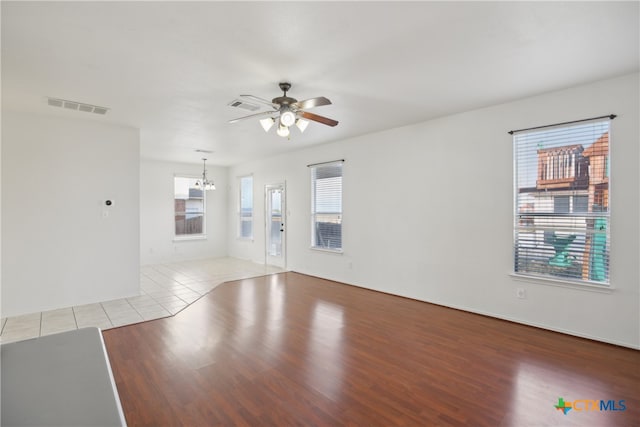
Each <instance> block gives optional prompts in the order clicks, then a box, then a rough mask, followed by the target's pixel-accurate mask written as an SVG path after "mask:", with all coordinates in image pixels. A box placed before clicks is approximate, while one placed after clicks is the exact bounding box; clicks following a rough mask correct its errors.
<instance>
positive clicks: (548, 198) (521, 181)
mask: <svg viewBox="0 0 640 427" xmlns="http://www.w3.org/2000/svg"><path fill="white" fill-rule="evenodd" d="M613 118H615V116H614V115H611V116H608V117H607V116H605V117H600V118H595V119H586V120H580V121H577V122H570V123H563V124H560V125H553V126H548V127H547V126H545V127H540V128H534V129H529V130H523V131H512V132H511V133H512V134H513V135H514V138H513V155H514V185H513V191H514V197H513V200H514V225H513V237H514V245H513V250H514V253H513V273H512V274H513V275H514V277H516V278H517V279H520V280H526V281H534V282H536V281H537V282H540V283H543V284H557V285H562V286H570V287H577V288H582V289H589V288H591V289H602V290H610V289H612V286H611V281H610V277H611V276H610V273H611V271H610V265H611V263H610V257H611V250H610V249H611V233H610V230H611V203H610V194H611V180H610V171H611V169H610V163H609V162H610V158H611V144H612V142H611V141H612V135H611V133H612V126H611V119H613ZM583 122H584V123H583ZM605 134H606V137H605ZM596 141H599V142H598V145H597V146H596V145H594V144H595V143H596ZM605 144H606V151H603V150H604V147H605ZM591 147H593V148H591ZM534 156H535V157H534ZM542 156H547V157H546V158H545V159H544V160H543V157H542ZM567 159H568V160H567ZM580 170H582V171H587V173H586V176H582V175H581V174H579V171H580ZM603 171H604V172H603ZM534 174H535V182H534V181H533V180H532V176H533V175H534ZM603 174H604V175H603ZM600 175H602V176H600ZM585 196H587V197H588V200H589V202H588V203H587V211H586V212H585V211H584V209H583V208H582V206H583V199H582V198H583V197H585ZM556 197H562V198H563V199H562V200H563V201H564V200H565V199H564V198H566V200H567V202H568V206H567V209H568V212H565V210H566V209H562V210H561V211H560V210H558V209H557V208H558V207H559V206H561V205H560V204H557V203H556V202H557V201H556V199H555V198H556ZM577 200H580V203H577ZM589 203H590V205H589ZM564 206H565V204H563V205H562V207H563V208H564ZM598 224H600V225H601V226H600V228H598V227H597V225H598ZM603 228H604V230H603ZM563 239H564V240H563ZM567 241H569V242H570V243H568V244H566V242H567ZM547 258H548V259H547ZM545 259H547V263H546V264H547V266H545V265H544V264H545V262H544V260H545Z"/></svg>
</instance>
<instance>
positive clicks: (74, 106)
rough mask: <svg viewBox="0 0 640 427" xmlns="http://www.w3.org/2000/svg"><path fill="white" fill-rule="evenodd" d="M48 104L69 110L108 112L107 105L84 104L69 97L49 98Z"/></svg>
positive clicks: (96, 112)
mask: <svg viewBox="0 0 640 427" xmlns="http://www.w3.org/2000/svg"><path fill="white" fill-rule="evenodd" d="M47 104H49V105H50V106H52V107H63V108H66V109H68V110H76V111H83V112H85V113H95V114H102V115H104V114H107V111H109V109H108V108H107V107H98V106H97V105H91V104H84V103H82V102H76V101H69V100H67V99H58V98H47Z"/></svg>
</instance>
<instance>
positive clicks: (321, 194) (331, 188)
mask: <svg viewBox="0 0 640 427" xmlns="http://www.w3.org/2000/svg"><path fill="white" fill-rule="evenodd" d="M342 166H343V162H342V161H336V162H330V163H323V164H318V165H310V166H309V168H310V169H311V194H312V197H311V223H312V224H311V229H312V235H311V246H312V247H313V248H316V249H327V250H334V251H341V250H342Z"/></svg>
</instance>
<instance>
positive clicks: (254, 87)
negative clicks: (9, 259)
mask: <svg viewBox="0 0 640 427" xmlns="http://www.w3.org/2000/svg"><path fill="white" fill-rule="evenodd" d="M638 6H639V3H638V2H625V3H613V2H586V3H578V2H550V3H546V2H545V3H541V2H532V3H529V2H495V3H485V2H406V3H405V2H402V3H401V2H366V3H365V2H317V3H316V2H313V3H312V2H233V3H232V2H188V3H187V2H135V3H134V2H112V3H109V2H99V3H98V2H91V3H89V2H64V3H63V2H42V3H30V2H7V1H3V2H2V6H1V7H2V107H3V109H4V110H7V109H8V110H18V111H28V112H33V113H41V114H49V115H55V116H63V117H69V118H82V119H87V120H96V121H102V122H108V123H116V124H122V125H128V126H133V127H135V128H139V129H140V136H141V156H142V157H143V158H152V159H159V160H170V161H179V162H199V161H200V158H201V157H202V155H200V154H199V153H196V152H194V150H195V149H207V150H213V151H214V153H213V154H211V155H208V157H209V158H210V159H211V160H210V163H213V164H218V165H232V164H237V163H241V162H244V161H247V160H250V159H254V158H259V157H263V156H269V155H273V154H277V153H281V152H283V151H286V150H293V149H299V148H301V147H307V146H309V145H311V144H318V143H323V142H328V141H334V140H339V139H344V138H348V137H352V136H356V135H362V134H367V133H370V132H375V131H379V130H382V129H388V128H394V127H398V126H403V125H407V124H411V123H416V122H420V121H424V120H427V119H431V118H435V117H440V116H443V115H447V114H451V113H456V112H461V111H467V110H470V109H474V108H479V107H483V106H488V105H494V104H498V103H502V102H506V101H510V100H514V99H518V98H522V97H526V96H530V95H535V94H539V93H543V92H548V91H552V90H556V89H560V88H565V87H569V86H575V85H579V84H582V83H587V82H590V81H594V80H598V79H602V78H608V77H613V76H617V75H622V74H626V73H630V72H634V71H638V69H639V63H640V58H639V51H640V48H639V21H640V19H639V7H638ZM280 81H290V82H291V83H292V84H293V87H292V89H291V91H290V92H289V95H290V96H292V97H294V98H297V99H299V100H301V99H306V98H311V97H316V96H326V97H327V98H329V99H330V100H331V101H332V102H333V105H329V106H323V107H318V108H316V109H313V110H311V111H312V112H314V113H317V114H321V115H323V116H327V117H331V118H333V119H336V120H338V121H339V122H340V124H339V125H338V126H337V127H335V128H331V127H328V126H324V125H321V124H318V123H314V122H312V123H311V124H310V125H309V127H308V128H307V130H306V132H305V133H304V134H300V133H299V132H298V131H297V129H294V130H293V131H292V137H291V140H290V141H287V140H286V139H284V138H280V137H278V136H276V135H275V132H274V129H272V130H271V131H270V133H269V134H265V133H264V131H263V130H262V128H261V127H260V125H259V123H258V121H257V120H248V121H243V122H239V123H235V124H229V123H227V121H228V120H229V119H233V118H236V117H241V116H243V115H247V114H250V113H249V112H245V111H244V110H240V109H237V108H232V107H229V106H227V104H228V103H229V102H231V101H233V100H234V99H236V98H237V97H238V95H239V94H253V95H256V96H260V97H262V98H267V99H271V98H273V97H276V96H280V95H281V94H282V92H280V90H279V88H278V86H277V83H278V82H280ZM47 96H51V97H57V98H63V99H69V100H74V101H80V102H85V103H89V104H94V105H99V106H106V107H109V108H110V109H111V110H110V111H109V113H108V114H107V115H106V116H97V115H93V114H91V113H83V112H77V111H69V110H64V109H61V108H54V107H50V106H48V105H47V104H46V97H47Z"/></svg>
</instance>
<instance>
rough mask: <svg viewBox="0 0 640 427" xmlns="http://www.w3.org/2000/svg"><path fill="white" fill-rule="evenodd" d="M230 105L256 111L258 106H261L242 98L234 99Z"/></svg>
mask: <svg viewBox="0 0 640 427" xmlns="http://www.w3.org/2000/svg"><path fill="white" fill-rule="evenodd" d="M228 105H229V107H236V108H242V109H243V110H249V111H256V110H257V109H258V108H260V107H259V106H258V105H256V104H251V103H250V102H247V101H243V100H241V99H234V100H233V101H231V102H230V103H229V104H228Z"/></svg>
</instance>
